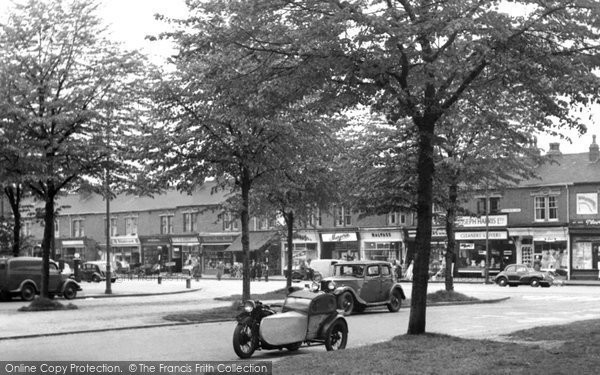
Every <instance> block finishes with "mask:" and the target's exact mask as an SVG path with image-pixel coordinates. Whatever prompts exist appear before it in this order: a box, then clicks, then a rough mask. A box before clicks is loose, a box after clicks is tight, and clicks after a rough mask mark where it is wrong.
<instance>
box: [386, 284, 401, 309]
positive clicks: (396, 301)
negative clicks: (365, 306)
mask: <svg viewBox="0 0 600 375" xmlns="http://www.w3.org/2000/svg"><path fill="white" fill-rule="evenodd" d="M401 305H402V295H401V294H400V291H399V290H398V289H394V290H392V295H391V296H390V303H388V305H387V308H388V310H390V312H397V311H398V310H400V306H401Z"/></svg>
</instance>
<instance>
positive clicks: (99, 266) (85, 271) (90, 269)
mask: <svg viewBox="0 0 600 375" xmlns="http://www.w3.org/2000/svg"><path fill="white" fill-rule="evenodd" d="M110 276H111V277H110V281H111V282H113V283H114V282H115V281H116V280H117V276H115V273H114V271H112V272H111V275H110ZM79 277H80V278H81V280H83V281H88V282H90V281H93V282H95V283H99V282H100V281H104V280H106V261H104V260H98V261H92V262H85V263H83V264H82V265H81V270H79Z"/></svg>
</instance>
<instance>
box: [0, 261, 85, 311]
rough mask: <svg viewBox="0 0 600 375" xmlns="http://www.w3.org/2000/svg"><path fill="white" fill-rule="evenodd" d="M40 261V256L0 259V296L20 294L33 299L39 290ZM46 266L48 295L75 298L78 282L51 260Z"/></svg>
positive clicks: (10, 296)
mask: <svg viewBox="0 0 600 375" xmlns="http://www.w3.org/2000/svg"><path fill="white" fill-rule="evenodd" d="M42 262H43V260H42V258H35V257H15V258H7V259H0V297H2V299H10V298H12V297H13V296H20V297H21V299H22V300H24V301H31V300H33V299H34V298H35V295H36V294H40V291H41V284H42ZM48 266H49V271H48V272H49V273H48V293H49V297H50V298H52V297H54V296H63V297H64V298H65V299H73V298H75V297H76V296H77V292H78V291H80V290H81V287H80V286H79V284H78V283H77V282H76V281H75V280H73V279H70V278H69V277H68V276H67V275H65V274H62V273H61V272H60V270H59V268H58V264H57V263H56V262H54V261H53V260H50V262H49V265H48Z"/></svg>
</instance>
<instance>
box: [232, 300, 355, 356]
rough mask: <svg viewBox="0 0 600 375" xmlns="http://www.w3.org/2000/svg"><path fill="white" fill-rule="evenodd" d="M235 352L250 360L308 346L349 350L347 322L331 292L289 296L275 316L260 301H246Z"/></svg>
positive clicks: (236, 331) (274, 313)
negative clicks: (266, 352) (265, 352)
mask: <svg viewBox="0 0 600 375" xmlns="http://www.w3.org/2000/svg"><path fill="white" fill-rule="evenodd" d="M237 321H238V323H237V325H236V327H235V330H234V332H233V350H234V351H235V353H236V354H237V355H238V357H240V358H243V359H245V358H249V357H250V356H252V354H253V353H254V351H256V350H281V349H284V348H285V349H287V350H289V351H295V350H298V349H299V348H300V347H301V346H302V345H303V344H305V345H310V346H313V345H325V348H326V349H327V350H328V351H331V350H340V349H344V348H345V347H346V343H347V341H348V323H347V322H346V319H345V318H344V317H343V316H342V315H341V314H340V313H339V312H338V311H337V309H336V300H335V298H334V297H333V296H332V295H331V294H328V293H323V292H316V293H313V292H310V291H307V290H300V291H296V292H293V293H290V294H289V295H288V296H287V298H286V299H285V302H284V304H283V307H282V309H281V313H276V312H275V311H274V310H272V309H271V308H270V307H269V306H268V305H265V304H263V303H261V302H260V301H246V303H245V304H244V311H242V313H241V314H239V315H238V316H237Z"/></svg>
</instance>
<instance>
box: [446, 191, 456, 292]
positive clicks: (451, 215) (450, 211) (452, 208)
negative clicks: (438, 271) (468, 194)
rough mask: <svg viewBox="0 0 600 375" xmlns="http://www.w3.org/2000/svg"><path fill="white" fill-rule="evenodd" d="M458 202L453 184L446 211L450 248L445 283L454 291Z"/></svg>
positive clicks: (447, 250) (447, 287) (447, 288)
mask: <svg viewBox="0 0 600 375" xmlns="http://www.w3.org/2000/svg"><path fill="white" fill-rule="evenodd" d="M457 200H458V187H457V186H456V184H455V183H454V182H452V183H451V184H450V186H449V188H448V207H447V209H446V237H447V238H448V247H447V248H446V269H445V270H444V271H445V274H446V278H445V283H446V290H447V291H448V292H451V291H453V290H454V274H453V271H454V270H453V267H452V264H453V263H454V260H455V259H456V240H455V238H454V237H455V236H454V225H455V222H456V201H457Z"/></svg>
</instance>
